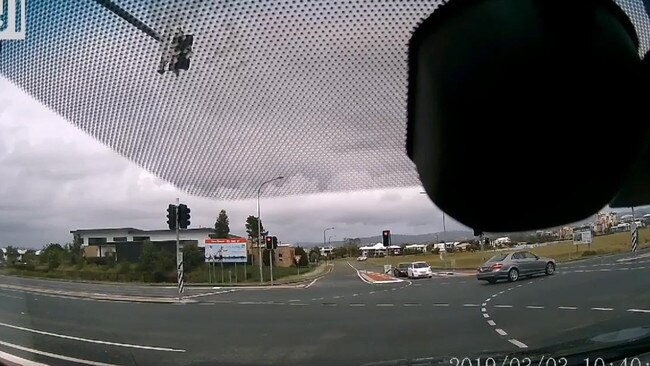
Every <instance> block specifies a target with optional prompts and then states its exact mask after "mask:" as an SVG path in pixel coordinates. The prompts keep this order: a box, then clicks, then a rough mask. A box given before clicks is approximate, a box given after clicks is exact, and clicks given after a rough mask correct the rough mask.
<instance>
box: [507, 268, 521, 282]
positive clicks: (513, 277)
mask: <svg viewBox="0 0 650 366" xmlns="http://www.w3.org/2000/svg"><path fill="white" fill-rule="evenodd" d="M518 279H519V271H518V270H517V268H513V269H511V270H510V271H508V281H510V282H515V281H517V280H518Z"/></svg>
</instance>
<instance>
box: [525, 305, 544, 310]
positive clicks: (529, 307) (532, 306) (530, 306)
mask: <svg viewBox="0 0 650 366" xmlns="http://www.w3.org/2000/svg"><path fill="white" fill-rule="evenodd" d="M526 309H544V307H543V306H539V305H526Z"/></svg>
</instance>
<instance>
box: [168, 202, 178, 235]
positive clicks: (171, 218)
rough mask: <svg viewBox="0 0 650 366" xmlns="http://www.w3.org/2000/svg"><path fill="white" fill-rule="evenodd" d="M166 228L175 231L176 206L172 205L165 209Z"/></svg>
mask: <svg viewBox="0 0 650 366" xmlns="http://www.w3.org/2000/svg"><path fill="white" fill-rule="evenodd" d="M167 226H169V230H176V206H174V205H169V207H167Z"/></svg>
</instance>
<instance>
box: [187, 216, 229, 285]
mask: <svg viewBox="0 0 650 366" xmlns="http://www.w3.org/2000/svg"><path fill="white" fill-rule="evenodd" d="M222 212H223V211H222ZM204 260H205V259H204V257H203V255H202V254H201V251H200V250H199V247H198V246H197V245H196V244H186V245H183V270H184V271H185V272H188V273H189V272H192V271H193V270H194V269H196V268H198V267H199V266H200V265H201V263H203V261H204Z"/></svg>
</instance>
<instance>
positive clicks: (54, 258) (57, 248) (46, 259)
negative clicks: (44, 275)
mask: <svg viewBox="0 0 650 366" xmlns="http://www.w3.org/2000/svg"><path fill="white" fill-rule="evenodd" d="M65 255H66V250H65V249H63V247H62V246H61V244H59V243H50V244H48V245H46V246H45V248H43V250H41V258H40V262H41V263H46V264H47V268H48V269H55V268H57V267H58V266H60V265H61V261H62V259H63V258H64V257H65Z"/></svg>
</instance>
